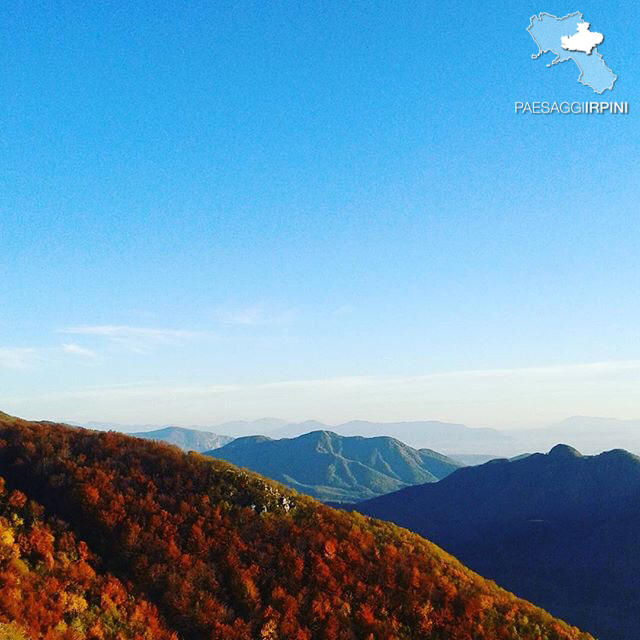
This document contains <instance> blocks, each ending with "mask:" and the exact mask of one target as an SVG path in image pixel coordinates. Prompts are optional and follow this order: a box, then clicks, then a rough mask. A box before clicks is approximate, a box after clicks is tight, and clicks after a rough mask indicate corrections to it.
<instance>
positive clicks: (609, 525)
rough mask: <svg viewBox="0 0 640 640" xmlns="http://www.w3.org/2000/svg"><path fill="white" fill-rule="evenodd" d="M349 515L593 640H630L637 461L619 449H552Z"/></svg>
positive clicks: (633, 634) (638, 565) (634, 605)
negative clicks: (405, 535) (402, 531)
mask: <svg viewBox="0 0 640 640" xmlns="http://www.w3.org/2000/svg"><path fill="white" fill-rule="evenodd" d="M353 508H355V509H356V510H358V511H359V512H361V513H363V514H367V515H370V516H374V517H376V518H382V519H385V520H389V521H391V522H394V523H396V524H399V525H401V526H403V527H407V528H408V529H410V530H412V531H415V532H417V533H419V534H421V535H424V536H425V537H428V538H429V539H430V540H433V541H434V542H436V544H439V545H441V546H442V547H443V548H445V549H446V550H447V551H449V552H451V553H452V554H454V555H455V556H456V557H458V558H459V559H460V560H461V561H462V562H464V563H465V564H467V565H469V566H470V567H471V568H473V569H474V570H476V571H478V572H479V573H481V574H482V575H484V576H486V577H488V578H491V579H493V580H495V581H496V582H497V583H498V584H500V585H501V586H503V587H505V588H507V589H510V590H512V591H514V592H515V593H517V594H518V595H520V596H522V597H524V598H528V599H531V600H533V601H534V602H537V603H539V604H541V605H542V606H544V607H545V608H546V609H548V610H549V611H551V612H552V613H553V614H554V615H558V616H561V617H563V618H564V619H566V620H569V621H570V622H571V623H573V624H576V625H578V626H580V627H582V628H584V629H587V630H589V631H590V632H591V633H593V634H594V635H595V636H597V637H598V638H600V639H601V640H633V639H634V638H637V637H638V602H640V577H639V576H640V536H639V535H638V532H639V531H640V458H638V457H637V456H634V455H632V454H630V453H628V452H626V451H623V450H612V451H609V452H606V453H601V454H600V455H597V456H582V455H581V454H580V453H579V452H578V451H576V450H575V449H573V448H571V447H568V446H566V445H558V446H556V447H554V448H553V449H552V450H551V451H550V452H549V453H548V454H546V455H545V454H533V455H530V456H527V457H524V458H520V459H516V460H513V461H507V460H495V461H492V462H488V463H486V464H484V465H480V466H476V467H466V468H462V469H459V470H458V471H456V472H455V473H453V474H451V475H449V476H448V477H446V478H445V479H443V480H441V481H440V482H438V483H436V484H424V485H420V486H414V487H409V488H406V489H402V490H400V491H397V492H395V493H392V494H388V495H385V496H382V497H379V498H375V499H372V500H368V501H365V502H361V503H359V504H356V505H353Z"/></svg>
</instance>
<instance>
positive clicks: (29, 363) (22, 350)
mask: <svg viewBox="0 0 640 640" xmlns="http://www.w3.org/2000/svg"><path fill="white" fill-rule="evenodd" d="M41 360H42V355H41V353H40V351H39V350H38V349H33V348H26V347H0V369H13V370H16V369H30V368H31V367H33V366H34V365H36V364H37V363H38V362H40V361H41Z"/></svg>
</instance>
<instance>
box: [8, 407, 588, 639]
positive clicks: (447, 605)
mask: <svg viewBox="0 0 640 640" xmlns="http://www.w3.org/2000/svg"><path fill="white" fill-rule="evenodd" d="M0 475H2V476H3V477H4V478H5V481H6V483H5V484H6V486H5V488H4V490H3V494H2V495H3V496H4V497H3V498H2V500H3V502H2V503H1V504H2V507H1V509H2V512H1V516H0V518H1V519H0V524H1V526H2V527H3V529H2V530H3V531H9V534H8V535H7V545H5V546H7V548H10V550H11V551H10V552H7V553H5V555H6V556H7V557H6V558H5V557H4V556H0V572H1V573H0V576H2V577H1V581H2V582H0V589H5V588H7V585H8V584H9V583H10V581H11V580H12V579H13V576H14V573H15V571H18V570H19V571H22V572H23V574H24V575H25V576H27V578H25V579H20V580H19V581H18V583H17V584H14V585H13V587H12V589H13V590H12V591H10V593H9V594H8V595H7V596H6V597H4V596H3V598H2V604H1V605H0V623H4V624H5V626H6V624H8V623H15V624H16V625H19V626H20V627H22V628H23V629H25V630H27V633H26V635H25V637H29V638H31V637H34V638H47V639H51V640H53V639H55V638H68V639H72V638H74V639H75V638H96V639H99V638H121V639H126V638H134V639H141V640H142V639H146V638H149V637H152V638H159V639H163V638H167V639H168V638H172V637H173V636H172V635H171V634H172V633H174V632H175V634H176V637H178V638H182V639H184V640H218V639H219V640H234V639H237V640H254V639H260V640H278V639H281V640H311V639H314V640H315V639H319V640H320V639H322V640H325V639H326V640H332V639H336V640H337V639H340V640H354V639H360V638H362V639H366V640H379V639H386V640H391V639H407V640H408V639H418V638H425V639H427V638H429V639H434V640H436V639H439V640H476V639H477V640H480V639H487V640H488V639H492V640H494V639H495V640H498V639H501V638H504V639H523V640H524V639H527V640H529V639H531V640H562V639H578V638H580V639H584V640H586V639H588V638H590V636H588V635H587V634H584V633H581V632H579V631H578V630H577V629H575V628H572V627H569V626H567V625H566V624H564V623H563V622H561V621H559V620H556V619H554V618H552V617H551V616H549V615H548V614H547V613H545V612H544V611H542V610H540V609H538V608H536V607H534V606H533V605H531V604H529V603H527V602H525V601H523V600H519V599H517V598H516V597H515V596H513V595H512V594H509V593H508V592H506V591H504V590H502V589H499V588H498V587H497V586H496V585H495V584H493V583H491V582H489V581H486V580H484V579H482V578H480V577H479V576H477V575H476V574H474V573H473V572H471V571H470V570H468V569H466V568H465V567H463V566H462V565H461V564H460V563H459V562H457V561H456V560H455V559H454V558H452V557H451V556H449V555H448V554H446V553H445V552H443V551H442V550H441V549H439V548H438V547H436V546H435V545H433V544H431V543H429V542H428V541H426V540H424V539H422V538H420V537H419V536H417V535H415V534H412V533H409V532H407V531H405V530H403V529H400V528H398V527H396V526H393V525H391V524H388V523H384V522H380V521H376V520H372V519H369V518H365V517H363V516H360V515H358V514H347V513H344V512H339V511H336V510H333V509H331V508H329V507H326V506H324V505H321V504H320V503H318V502H316V501H315V500H313V499H311V498H308V497H305V496H301V495H298V494H296V493H295V492H293V491H290V490H287V489H284V488H283V487H280V486H278V485H277V484H275V483H273V482H271V481H267V480H265V479H264V478H262V477H260V476H258V475H256V474H253V473H250V472H246V471H243V470H240V469H237V468H235V467H233V466H231V465H230V464H228V463H225V462H222V461H218V460H212V459H210V458H205V457H203V456H201V455H199V454H184V453H182V452H180V451H179V450H178V449H177V448H174V447H171V446H167V445H163V444H159V443H155V442H150V441H144V440H139V439H135V438H131V437H128V436H124V435H121V434H116V433H113V432H107V433H104V432H93V431H88V430H83V429H77V428H71V427H67V426H64V425H56V424H51V423H34V422H26V421H23V420H19V419H15V418H10V417H9V416H6V415H4V414H0ZM36 503H39V504H41V505H42V507H38V505H37V504H36ZM29 514H33V515H29ZM14 517H15V518H18V519H22V520H23V521H24V523H25V524H16V522H17V520H14ZM25 526H26V527H27V529H25V530H24V531H23V530H21V529H20V528H21V527H25ZM29 527H35V529H36V530H40V531H45V532H48V534H49V535H50V536H51V537H53V538H54V540H55V541H54V542H52V541H51V539H50V538H47V539H48V540H49V543H47V544H48V545H49V546H46V545H45V548H43V549H44V551H45V554H44V555H43V554H42V550H43V549H41V550H40V551H33V545H32V546H31V547H29V546H28V545H27V544H26V542H24V541H25V540H26V539H27V538H28V537H29V535H30V534H29ZM11 537H13V539H10V538H11ZM45 537H46V536H45ZM20 540H22V541H23V542H22V543H21V542H20ZM58 540H59V542H58ZM16 541H18V543H17V548H16ZM25 545H26V546H25ZM51 545H53V549H54V551H51V548H52V547H51ZM56 545H58V546H57V547H56ZM3 548H4V547H3ZM55 549H57V550H58V551H55ZM47 553H49V554H50V556H51V557H49V556H48V555H46V554H47ZM12 554H13V555H12ZM16 554H18V555H19V556H21V557H23V556H24V557H25V558H26V560H25V561H24V566H20V565H19V564H16V561H15V556H16ZM52 562H53V565H51V563H52ZM56 563H58V564H57V565H56ZM74 563H75V564H74ZM78 563H84V564H81V565H79V566H82V567H83V569H84V571H85V572H86V573H88V574H89V575H91V576H93V577H91V578H90V579H89V578H86V579H82V578H81V576H76V574H75V573H74V571H75V572H77V571H78V569H77V566H78ZM85 565H86V567H88V569H87V568H85ZM57 566H59V569H57V568H56V567H57ZM16 567H18V568H16ZM70 567H71V568H70ZM57 570H59V571H60V572H62V573H61V575H63V574H64V575H63V578H61V579H62V581H63V582H64V581H65V580H66V582H64V586H63V590H64V591H65V592H68V593H70V594H73V595H74V597H75V596H77V597H78V598H82V599H83V600H84V601H85V602H86V604H87V606H86V608H85V607H84V605H83V604H82V603H80V601H79V600H77V602H79V603H80V604H78V606H77V607H75V609H78V608H79V609H83V610H84V612H87V611H93V612H94V613H95V619H93V618H92V619H88V618H87V619H86V620H85V619H82V618H81V616H80V615H79V613H78V611H77V610H74V606H73V605H72V606H70V607H69V606H67V608H66V610H64V611H62V612H61V614H60V615H59V616H58V618H59V620H55V619H53V618H52V619H51V621H44V622H43V621H40V622H38V621H34V620H32V619H31V618H32V617H34V613H33V611H32V610H31V609H30V608H29V607H25V606H21V605H20V603H24V602H27V601H28V600H29V598H33V597H34V593H35V592H36V591H37V592H42V593H43V594H44V596H43V597H46V598H49V597H50V598H52V599H53V600H54V601H55V599H56V595H55V594H56V593H58V592H60V590H61V589H60V587H59V584H58V582H53V583H48V582H47V579H48V574H47V571H57ZM65 571H66V572H67V573H66V574H65V573H64V572H65ZM92 572H93V573H92ZM112 584H113V585H116V586H113V587H111V586H109V585H112ZM107 587H108V588H107ZM105 589H106V590H107V592H108V591H109V589H115V590H116V591H118V592H119V593H121V596H120V597H119V599H118V602H116V603H114V605H113V606H114V607H115V610H116V611H118V612H119V615H120V620H121V621H122V624H121V625H120V627H118V628H117V629H113V630H110V629H109V628H107V627H105V624H102V627H105V628H104V629H102V628H100V625H101V623H100V616H101V615H103V613H102V610H101V609H100V607H101V606H102V607H103V608H104V606H105V605H104V602H106V601H103V594H104V592H105ZM3 594H4V592H3ZM71 601H73V599H72V600H71ZM15 603H18V604H15ZM108 604H109V603H108V602H107V605H108ZM14 605H15V606H14ZM91 607H93V609H92V608H91ZM118 607H119V609H118ZM62 608H63V609H64V607H62ZM108 608H109V607H107V609H108ZM156 611H157V613H156ZM87 615H88V614H87ZM136 624H138V627H136V626H135V625H136ZM56 625H59V630H58V631H56ZM65 625H66V626H65ZM145 625H146V626H145ZM151 625H155V626H154V627H153V628H152V627H151ZM16 628H17V627H16ZM56 633H57V634H58V635H55V634H56ZM65 634H66V635H65ZM149 634H150V635H149Z"/></svg>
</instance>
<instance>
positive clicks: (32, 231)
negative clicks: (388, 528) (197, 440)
mask: <svg viewBox="0 0 640 640" xmlns="http://www.w3.org/2000/svg"><path fill="white" fill-rule="evenodd" d="M130 5H131V3H124V2H109V3H102V4H99V3H72V2H63V3H53V2H43V3H33V2H9V3H6V4H5V5H4V6H3V8H2V9H1V10H0V11H1V12H2V20H1V21H0V25H1V26H0V42H1V49H0V50H1V53H0V55H1V60H2V62H1V64H2V80H1V83H0V113H1V117H0V139H1V149H2V153H1V155H0V249H1V250H0V294H1V296H2V305H1V306H0V408H4V409H5V410H7V411H11V412H14V413H19V414H21V415H25V416H28V417H43V418H44V417H48V418H56V419H68V420H72V419H78V420H88V419H95V420H114V421H115V420H119V421H128V422H132V421H133V422H140V423H142V422H177V423H182V424H188V423H201V424H207V423H209V424H211V423H215V422H218V421H221V420H225V419H231V418H255V417H259V416H261V415H266V414H272V415H273V414H276V415H278V416H282V417H284V418H288V419H304V418H318V419H323V420H327V421H330V422H331V421H334V422H337V421H340V420H346V419H349V418H369V419H408V418H440V419H448V420H460V421H466V422H469V423H471V424H488V425H491V424H495V425H506V424H525V423H534V422H536V421H541V422H542V421H545V420H552V419H556V418H562V417H565V415H569V414H573V413H599V414H606V415H610V416H614V417H621V418H625V417H628V418H630V417H640V364H639V363H640V334H639V326H640V325H639V321H638V318H640V296H639V294H640V257H639V247H640V213H639V211H640V209H639V206H638V203H639V201H640V188H639V185H640V179H639V167H638V156H639V138H640V126H639V125H640V122H639V116H638V114H640V100H639V90H638V77H639V75H638V69H639V66H640V60H639V58H638V55H637V33H638V27H637V25H638V23H639V20H638V18H640V12H639V10H638V5H637V4H636V3H632V2H618V3H613V2H594V1H590V2H582V3H581V4H580V5H573V4H571V5H569V4H567V3H562V2H561V3H558V2H551V3H550V4H546V5H544V4H539V3H530V2H519V3H512V2H494V3H488V2H478V3H468V6H465V7H464V8H457V9H454V8H452V7H451V6H450V5H447V4H446V3H429V2H415V3H413V2H411V3H410V2H394V3H387V2H366V3H365V2H349V3H321V2H306V3H294V2H276V3H262V2H216V3H213V2H201V3H199V2H193V3H187V4H185V3H165V2H158V3H155V6H152V5H151V4H149V3H133V6H130ZM576 10H579V11H581V12H582V13H583V14H584V18H585V20H587V21H589V22H591V29H592V30H595V31H601V32H603V33H604V34H605V42H604V43H603V45H601V46H600V47H599V50H600V52H601V53H602V55H603V56H604V59H605V61H606V62H607V64H608V66H609V67H610V68H612V70H613V71H614V73H616V74H617V75H618V81H617V83H616V86H615V89H614V91H613V92H606V95H605V96H604V97H602V98H601V97H600V96H596V95H595V94H594V93H593V92H592V91H591V90H590V89H588V88H587V87H584V86H583V85H581V84H579V83H578V82H577V77H578V71H577V69H576V67H575V65H573V64H572V63H571V62H567V63H564V64H562V65H558V66H556V67H554V68H553V69H548V68H547V67H546V64H548V63H549V62H550V61H551V57H550V56H549V55H547V56H545V57H543V58H541V59H539V60H535V61H534V60H532V59H531V55H532V54H533V53H535V52H536V51H537V47H536V45H535V43H534V42H533V40H532V39H531V37H530V36H529V34H528V33H527V31H526V27H527V26H528V24H529V19H530V17H531V16H532V15H533V14H535V13H539V12H541V11H546V12H549V13H552V14H555V15H566V14H567V13H572V12H574V11H576ZM600 99H611V100H617V101H628V102H629V103H630V113H629V114H628V115H625V116H599V117H598V116H569V117H557V116H556V117H548V116H546V117H543V116H537V117H532V116H523V115H515V114H514V113H513V107H514V102H515V101H516V100H521V101H527V100H528V101H533V100H552V101H553V100H569V101H572V100H576V101H586V100H600Z"/></svg>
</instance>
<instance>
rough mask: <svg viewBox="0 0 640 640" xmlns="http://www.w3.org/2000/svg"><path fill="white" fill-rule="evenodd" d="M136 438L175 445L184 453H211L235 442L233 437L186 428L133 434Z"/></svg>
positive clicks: (168, 428) (167, 428)
mask: <svg viewBox="0 0 640 640" xmlns="http://www.w3.org/2000/svg"><path fill="white" fill-rule="evenodd" d="M131 435H132V436H135V437H136V438H146V439H147V440H156V441H158V442H166V443H167V444H175V445H176V446H177V447H180V448H181V449H182V450H183V451H198V452H203V451H210V450H212V449H217V448H218V447H223V446H224V445H225V444H228V443H229V442H231V441H232V440H233V438H232V437H231V436H221V435H218V434H216V433H211V432H209V431H199V430H197V429H185V428H184V427H164V428H163V429H156V430H154V431H138V432H134V433H132V434H131Z"/></svg>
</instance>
